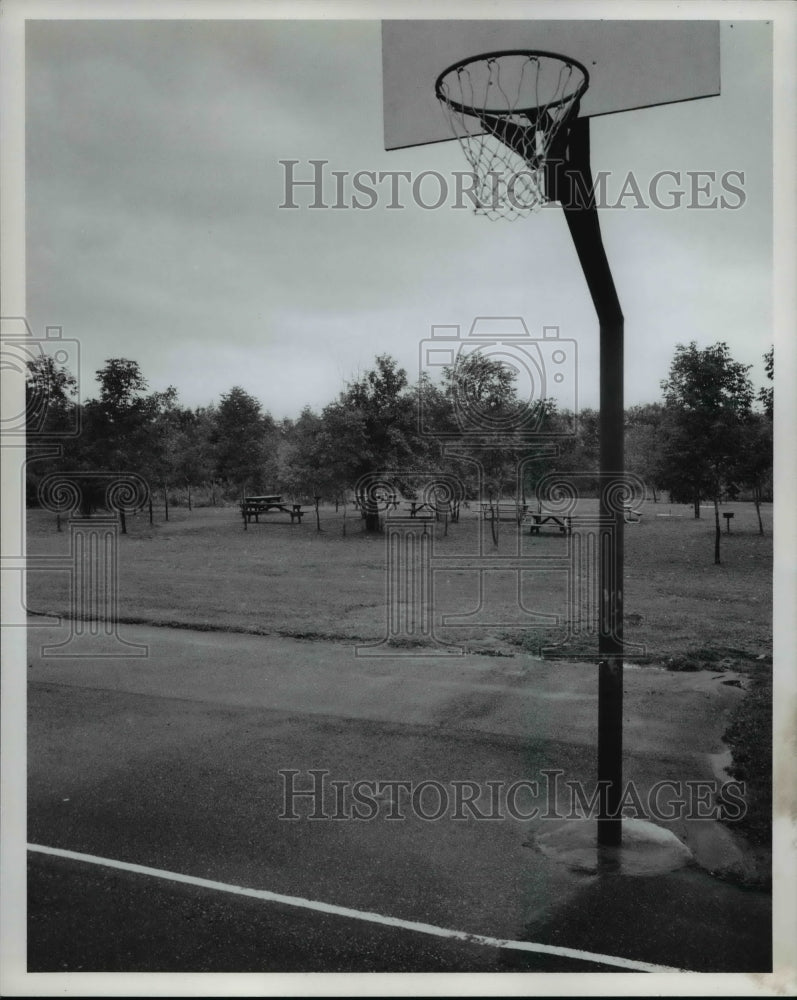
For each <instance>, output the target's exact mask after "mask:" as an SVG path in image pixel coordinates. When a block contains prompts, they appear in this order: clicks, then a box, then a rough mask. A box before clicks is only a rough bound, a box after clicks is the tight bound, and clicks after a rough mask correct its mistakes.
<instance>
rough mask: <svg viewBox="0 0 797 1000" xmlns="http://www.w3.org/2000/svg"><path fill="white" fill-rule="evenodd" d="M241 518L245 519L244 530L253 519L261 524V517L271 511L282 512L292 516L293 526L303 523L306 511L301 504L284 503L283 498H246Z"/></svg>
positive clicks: (242, 502) (243, 502)
mask: <svg viewBox="0 0 797 1000" xmlns="http://www.w3.org/2000/svg"><path fill="white" fill-rule="evenodd" d="M240 508H241V516H242V517H243V519H244V528H246V527H247V525H248V524H249V523H250V522H251V520H252V518H254V519H255V522H257V523H259V522H260V515H261V514H267V513H268V512H269V511H270V510H281V511H283V512H284V513H286V514H290V516H291V524H293V522H294V521H296V520H298V522H299V524H301V523H302V517H303V516H304V511H303V510H302V505H301V504H300V503H292V504H286V503H283V502H282V497H281V496H276V495H275V496H267V497H245V498H244V500H242V501H241V504H240Z"/></svg>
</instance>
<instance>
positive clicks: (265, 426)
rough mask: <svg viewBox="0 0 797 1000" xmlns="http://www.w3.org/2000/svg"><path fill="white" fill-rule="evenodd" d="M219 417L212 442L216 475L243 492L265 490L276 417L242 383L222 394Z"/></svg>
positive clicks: (217, 415) (217, 416)
mask: <svg viewBox="0 0 797 1000" xmlns="http://www.w3.org/2000/svg"><path fill="white" fill-rule="evenodd" d="M215 418H216V419H215V426H214V428H213V432H212V437H211V441H212V443H213V445H214V447H215V459H216V463H215V464H216V475H217V476H218V477H219V478H220V479H222V480H223V481H225V482H226V483H228V484H229V485H234V486H235V487H236V488H237V490H238V491H239V492H243V491H245V490H246V489H247V488H252V489H256V490H257V489H262V488H263V487H264V485H265V480H266V477H267V474H268V472H269V469H267V466H268V465H269V458H270V455H269V449H268V441H267V437H268V435H269V433H270V432H273V429H274V422H273V420H272V418H271V417H270V416H269V415H268V414H264V413H263V410H262V407H261V405H260V403H259V402H258V400H256V399H255V398H254V396H250V395H249V393H248V392H246V391H245V390H244V389H242V388H241V387H240V386H233V388H232V389H230V391H229V392H227V393H225V394H224V395H223V396H222V397H221V403H220V404H219V407H218V409H217V411H216V414H215ZM271 471H273V470H271Z"/></svg>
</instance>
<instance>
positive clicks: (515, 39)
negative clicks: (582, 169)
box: [382, 19, 720, 149]
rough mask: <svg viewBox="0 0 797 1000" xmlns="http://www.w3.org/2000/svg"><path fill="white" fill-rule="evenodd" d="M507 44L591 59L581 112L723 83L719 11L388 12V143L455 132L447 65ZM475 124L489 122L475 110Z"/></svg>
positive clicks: (691, 96)
mask: <svg viewBox="0 0 797 1000" xmlns="http://www.w3.org/2000/svg"><path fill="white" fill-rule="evenodd" d="M506 49H537V50H541V51H544V52H553V53H559V54H561V55H564V56H567V57H568V58H569V59H575V60H577V61H578V62H580V63H582V64H583V65H584V66H585V67H586V69H587V71H588V73H589V78H590V83H589V89H588V90H587V92H586V93H585V94H584V96H583V98H582V100H581V110H580V115H581V117H592V116H595V115H606V114H612V113H614V112H618V111H631V110H633V109H635V108H646V107H652V106H654V105H658V104H672V103H675V102H678V101H690V100H695V99H696V98H701V97H714V96H716V95H717V94H719V92H720V36H719V22H717V21H641V20H637V21H538V20H517V21H491V20H484V21H465V20H456V19H453V20H447V21H383V22H382V72H383V87H384V89H383V94H384V126H385V149H402V148H404V147H407V146H420V145H424V144H426V143H431V142H442V141H444V140H447V139H451V138H453V136H452V133H451V124H450V122H449V121H448V119H447V117H446V116H445V114H443V113H442V110H441V107H440V104H439V102H438V100H437V98H436V97H435V81H436V80H437V77H438V75H439V74H440V73H441V72H442V71H443V70H445V69H446V68H447V67H449V66H451V65H452V64H453V63H455V62H458V61H459V60H460V59H465V58H467V57H468V56H475V55H478V54H480V53H484V52H497V51H501V50H506ZM465 127H466V128H468V129H470V128H471V126H470V124H467V125H466V126H465ZM472 128H473V134H476V133H477V132H479V131H481V129H480V126H479V123H478V122H477V121H476V120H475V119H474V121H473V125H472Z"/></svg>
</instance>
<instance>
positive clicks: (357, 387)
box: [318, 354, 418, 531]
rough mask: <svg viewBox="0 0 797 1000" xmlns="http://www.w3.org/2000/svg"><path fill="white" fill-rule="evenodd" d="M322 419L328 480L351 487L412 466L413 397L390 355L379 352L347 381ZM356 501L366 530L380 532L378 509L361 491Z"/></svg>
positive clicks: (320, 442)
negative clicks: (363, 512) (362, 372)
mask: <svg viewBox="0 0 797 1000" xmlns="http://www.w3.org/2000/svg"><path fill="white" fill-rule="evenodd" d="M321 419H322V424H323V426H322V429H321V434H320V436H319V439H318V446H319V448H320V449H321V451H322V453H323V455H324V456H325V461H324V466H323V467H324V468H325V470H326V472H325V475H326V477H327V479H328V481H333V482H335V483H345V484H347V485H348V486H354V485H355V484H356V483H358V482H361V481H362V480H363V479H364V477H367V476H369V475H377V474H379V473H382V472H383V471H384V472H400V470H401V469H407V468H408V467H412V466H413V464H414V455H415V452H416V450H417V447H416V446H417V440H418V436H417V428H416V411H415V399H414V398H413V395H412V393H411V392H410V391H409V390H408V386H407V373H406V372H405V371H404V369H403V368H400V367H399V366H398V362H397V361H396V360H395V359H394V358H391V357H390V356H389V355H386V354H383V355H379V356H378V357H377V358H376V365H375V367H374V368H373V369H371V370H370V371H368V372H366V374H365V375H363V376H361V377H360V378H358V379H357V380H356V381H354V382H351V383H349V385H347V387H346V388H345V389H344V390H343V392H341V393H340V396H339V397H338V399H337V401H336V402H334V403H330V404H329V405H328V406H326V407H325V408H324V410H323V413H322V415H321ZM397 486H398V484H397ZM360 499H361V502H362V503H363V505H364V508H365V510H366V518H365V527H366V530H367V531H378V530H379V511H378V510H377V509H376V508H375V506H374V505H373V504H372V503H369V501H368V497H367V495H366V494H365V493H363V494H362V495H361V497H360Z"/></svg>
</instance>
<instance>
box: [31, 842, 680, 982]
mask: <svg viewBox="0 0 797 1000" xmlns="http://www.w3.org/2000/svg"><path fill="white" fill-rule="evenodd" d="M28 850H29V851H34V852H36V853H37V854H50V855H53V856H54V857H57V858H69V859H71V860H72V861H85V862H86V863H87V864H91V865H101V866H102V867H104V868H118V869H119V870H120V871H124V872H134V873H135V874H137V875H149V876H151V877H152V878H160V879H165V880H167V881H169V882H182V883H184V884H185V885H196V886H199V887H200V888H202V889H215V890H216V891H217V892H229V893H232V894H233V895H236V896H249V897H251V898H253V899H262V900H263V901H264V902H267V903H282V904H283V905H284V906H296V907H299V908H300V909H303V910H315V911H316V912H317V913H329V914H331V915H332V916H336V917H347V918H348V919H350V920H364V921H366V922H367V923H370V924H381V925H383V926H385V927H396V928H399V929H401V930H405V931H415V932H416V933H418V934H429V935H431V936H433V937H442V938H451V939H453V940H456V941H465V942H467V943H468V944H479V945H484V946H486V947H488V948H507V949H510V950H512V951H531V952H536V953H539V954H542V955H558V956H560V957H562V958H572V959H574V960H576V961H580V962H595V963H597V964H600V965H610V966H614V967H615V968H618V969H629V970H631V971H632V972H686V971H687V970H686V969H676V968H673V967H671V966H667V965H652V964H650V963H649V962H635V961H634V960H633V959H630V958H618V957H616V956H614V955H599V954H596V953H594V952H591V951H580V950H579V949H577V948H559V947H557V946H555V945H550V944H536V943H534V942H533V941H508V940H504V939H503V938H495V937H488V936H487V935H485V934H470V933H468V932H467V931H455V930H451V929H449V928H447V927H437V926H436V925H435V924H424V923H419V922H417V921H415V920H402V919H400V918H399V917H385V916H382V914H380V913H368V912H367V911H365V910H351V909H349V908H348V907H346V906H335V905H333V904H332V903H321V902H318V901H317V900H312V899H303V898H302V897H301V896H283V895H281V894H280V893H277V892H269V891H268V890H267V889H249V888H247V887H246V886H242V885H228V884H227V883H226V882H214V881H212V880H211V879H206V878H196V877H195V876H194V875H181V874H180V873H179V872H168V871H163V870H162V869H160V868H148V867H146V866H145V865H133V864H130V863H129V862H127V861H114V860H113V859H112V858H98V857H97V856H96V855H94V854H80V853H78V852H77V851H66V850H63V849H62V848H60V847H44V846H43V845H41V844H28Z"/></svg>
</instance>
